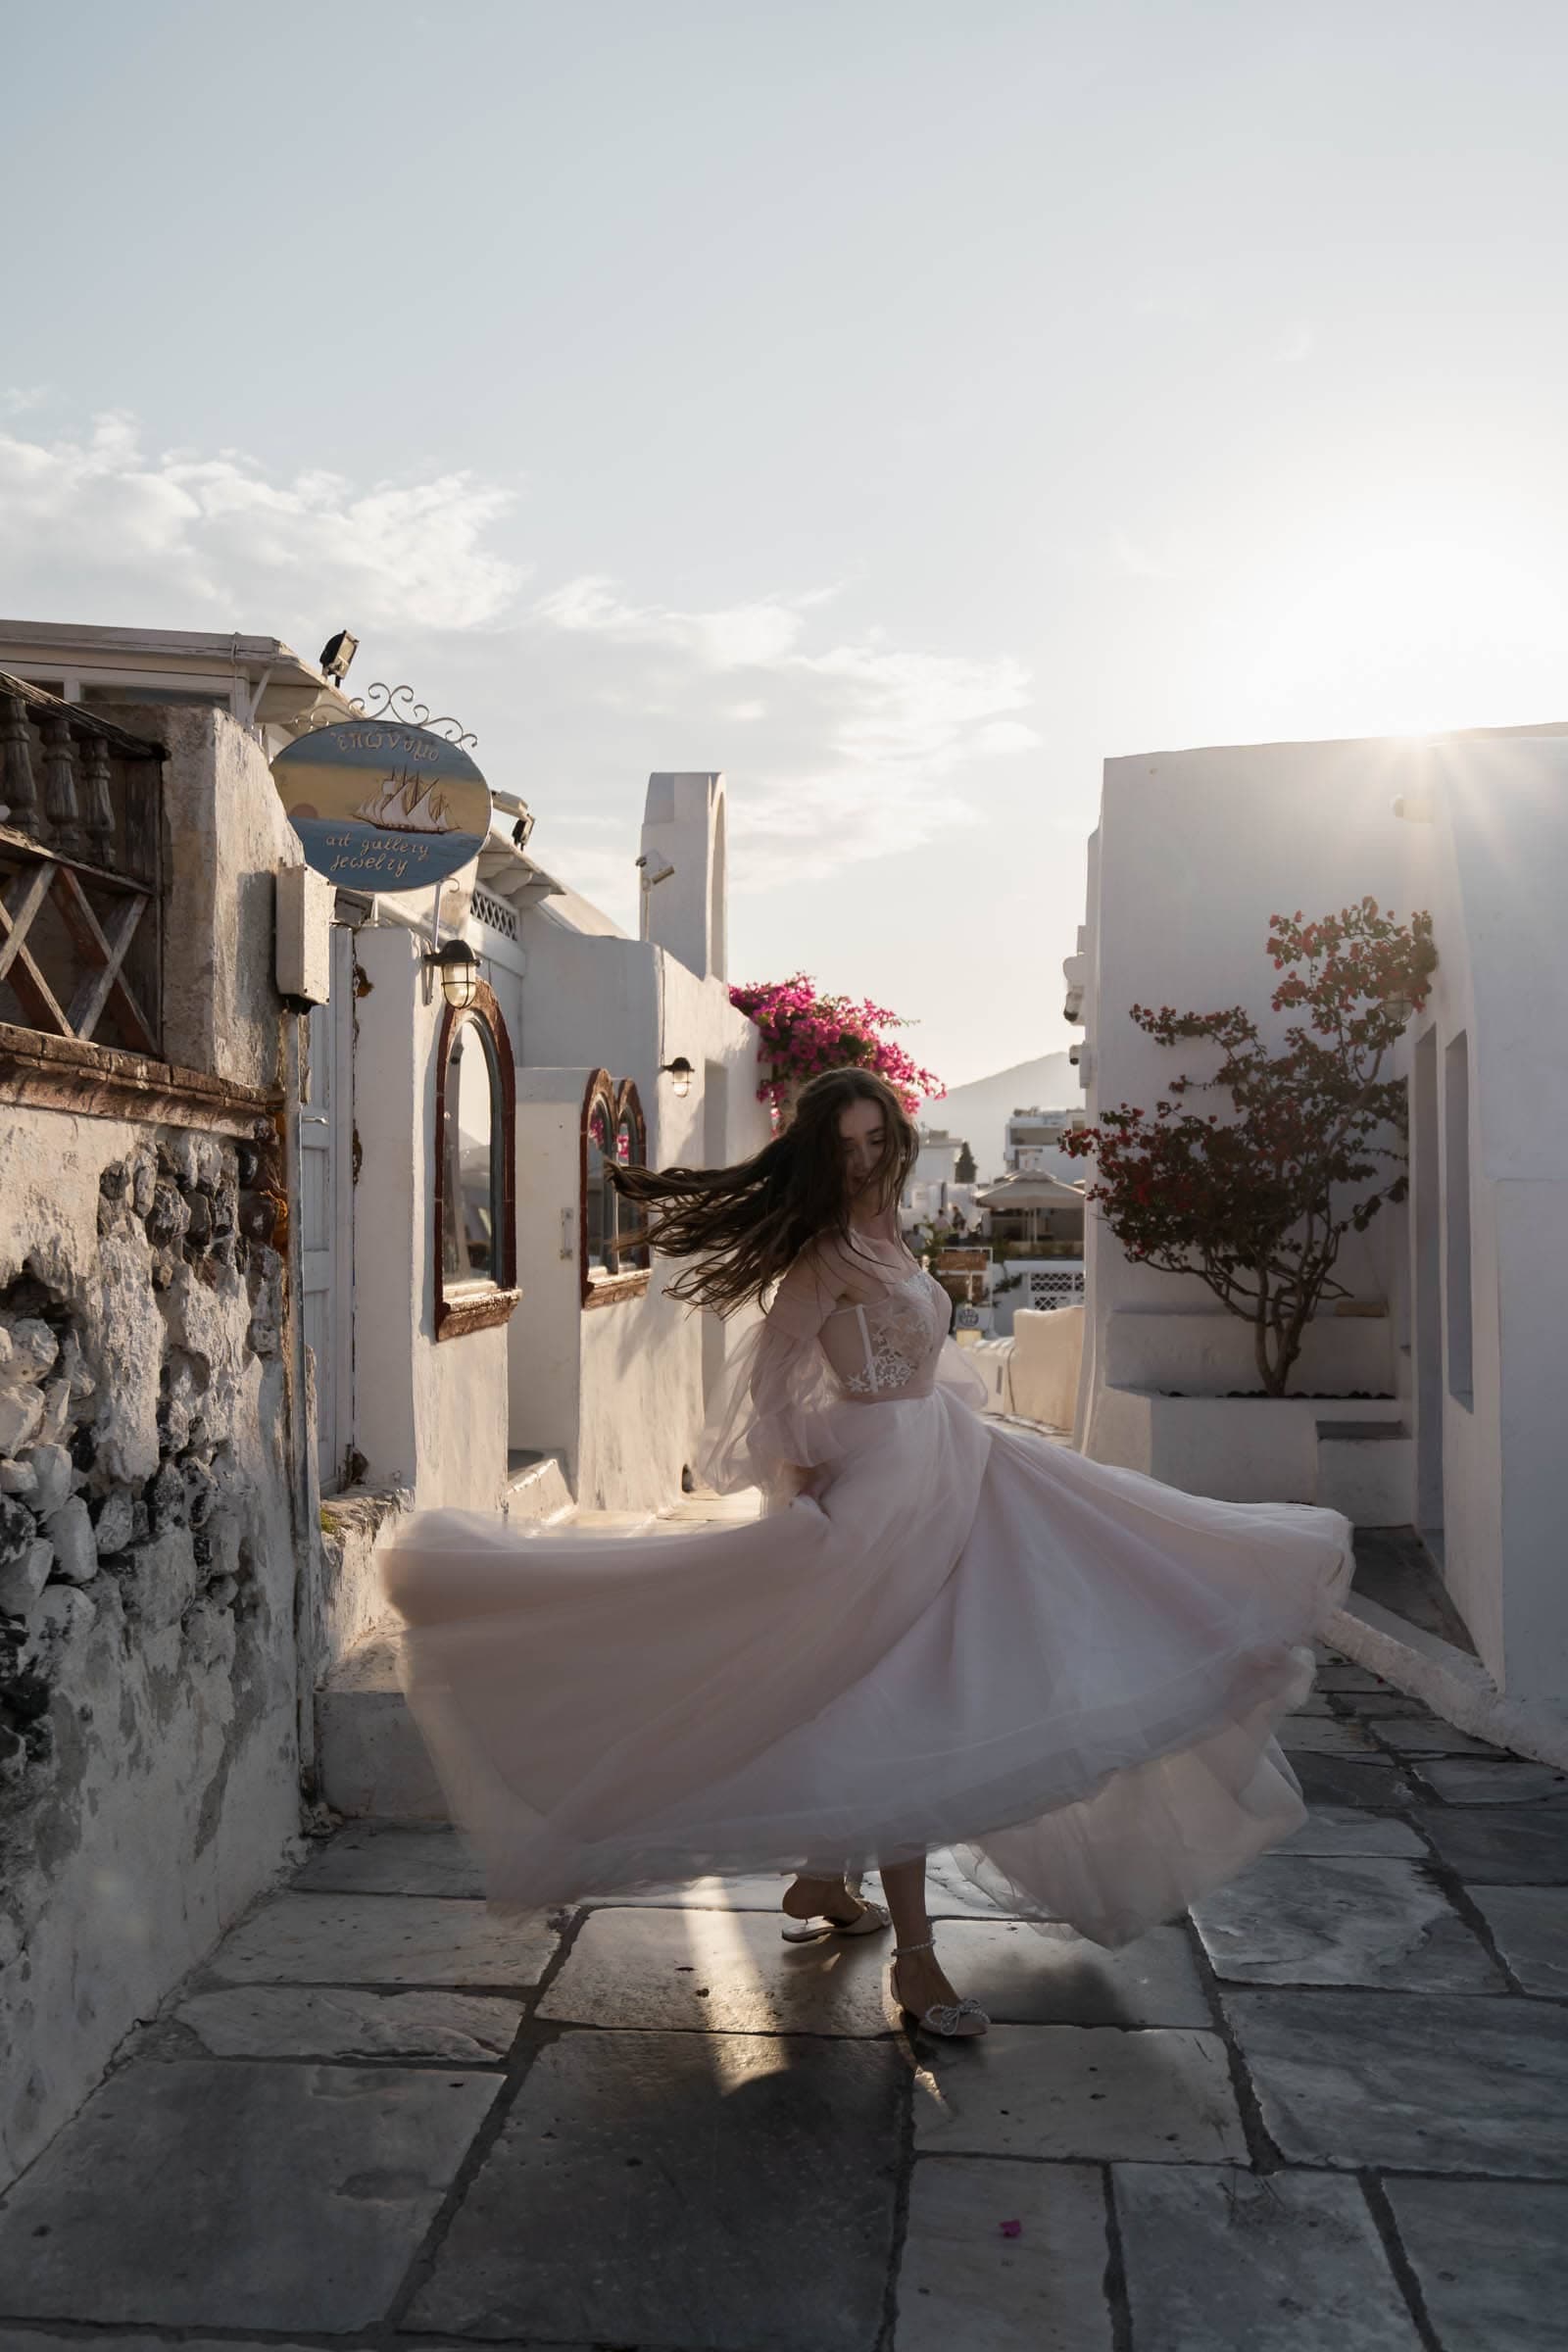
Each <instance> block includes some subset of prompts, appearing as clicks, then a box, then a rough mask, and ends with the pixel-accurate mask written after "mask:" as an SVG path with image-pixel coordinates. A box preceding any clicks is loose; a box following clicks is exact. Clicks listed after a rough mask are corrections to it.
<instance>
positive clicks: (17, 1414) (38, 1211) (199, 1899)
mask: <svg viewBox="0 0 1568 2352" xmlns="http://www.w3.org/2000/svg"><path fill="white" fill-rule="evenodd" d="M271 1173H272V1171H271V1170H270V1168H269V1166H268V1162H267V1154H266V1153H265V1152H263V1151H262V1150H260V1149H258V1148H257V1147H256V1146H254V1145H248V1144H239V1145H236V1144H235V1143H233V1142H231V1141H226V1140H221V1139H219V1138H215V1137H212V1136H207V1135H192V1134H189V1133H182V1132H180V1131H177V1130H172V1129H158V1130H147V1129H137V1128H133V1127H125V1126H121V1125H118V1124H116V1123H113V1122H108V1121H102V1120H88V1119H81V1120H78V1119H73V1118H66V1117H62V1116H61V1115H60V1114H58V1113H50V1112H41V1111H26V1110H21V1111H15V1112H12V1113H11V1114H9V1116H8V1119H7V1123H6V1129H5V1134H4V1139H3V1142H0V1198H4V1199H5V1201H6V1202H7V1216H6V1228H7V1232H6V1241H7V1245H8V1246H6V1247H5V1248H4V1250H3V1252H0V2052H3V2056H0V2176H3V2177H6V2178H9V2177H10V2175H11V2174H12V2173H14V2172H15V2170H16V2169H17V2167H18V2166H19V2165H20V2164H22V2163H25V2161H26V2160H27V2159H28V2158H29V2157H30V2156H31V2155H32V2154H33V2153H34V2152H35V2151H36V2149H37V2147H38V2146H39V2145H40V2144H41V2143H42V2141H43V2140H44V2139H45V2138H46V2137H47V2136H48V2135H49V2133H50V2132H51V2131H54V2130H55V2129H56V2128H57V2127H58V2125H59V2124H60V2123H61V2122H62V2121H63V2120H64V2117H65V2115H66V2114H69V2112H70V2111H71V2108H72V2106H73V2104H74V2101H75V2100H76V2099H77V2098H79V2097H80V2095H81V2093H82V2090H83V2089H84V2088H85V2087H86V2084H87V2083H88V2082H90V2081H91V2079H92V2076H93V2074H94V2073H95V2072H96V2070H97V2069H98V2068H99V2067H100V2066H101V2065H102V2064H103V2063H104V2062H105V2060H106V2059H107V2058H108V2057H109V2056H110V2054H111V2052H112V2050H113V2048H114V2046H115V2044H116V2042H117V2041H118V2040H119V2039H120V2038H121V2036H122V2035H123V2033H124V2032H125V2031H126V2029H127V2027H128V2026H129V2025H130V2024H131V2023H132V2022H133V2021H134V2019H135V2018H136V2017H137V2016H138V2015H141V2014H145V2012H146V2010H147V2009H149V2008H150V2007H151V2006H152V2005H153V2004H154V2003H155V2002H156V2001H157V2000H158V1998H159V1997H160V1996H161V1995H162V1993H163V1991H164V1990H165V1989H166V1987H167V1985H168V1983H169V1982H170V1980H171V1978H172V1976H173V1975H174V1974H175V1973H177V1971H178V1969H179V1968H182V1967H184V1966H186V1965H188V1963H189V1962H190V1961H193V1960H195V1959H196V1958H198V1957H199V1956H200V1954H201V1952H202V1951H203V1950H204V1949H205V1948H206V1947H207V1945H208V1944H209V1943H210V1942H211V1941H212V1939H213V1937H214V1936H216V1935H217V1934H218V1933H219V1932H220V1930H221V1926H222V1924H223V1922H224V1920H225V1919H226V1918H227V1917H229V1916H230V1915H231V1914H232V1913H233V1911H234V1910H235V1909H236V1908H238V1906H239V1905H240V1904H241V1903H243V1902H244V1901H245V1900H247V1899H248V1898H249V1896H250V1894H251V1893H252V1892H253V1891H254V1889H255V1887H256V1886H257V1884H258V1883H260V1881H261V1880H262V1879H264V1878H265V1876H266V1875H267V1873H268V1871H269V1870H270V1868H271V1867H272V1866H273V1865H274V1864H275V1862H276V1860H277V1858H278V1856H279V1855H280V1853H281V1852H282V1851H283V1848H284V1846H285V1843H286V1841H287V1839H288V1838H289V1837H290V1836H291V1835H292V1833H293V1832H294V1830H295V1828H296V1827H297V1818H298V1773H297V1760H296V1752H295V1728H294V1727H295V1669H294V1628H293V1557H294V1543H293V1527H292V1518H291V1509H290V1482H289V1477H288V1463H287V1459H286V1455H285V1448H284V1442H283V1437H282V1432H283V1430H284V1428H285V1426H286V1421H287V1416H286V1413H285V1410H284V1397H283V1360H282V1355H281V1346H280V1337H281V1335H280V1324H281V1313H282V1261H281V1259H280V1258H279V1256H278V1254H277V1252H276V1251H275V1250H273V1249H272V1248H271V1247H270V1243H269V1241H268V1240H267V1239H265V1238H264V1236H266V1235H267V1234H270V1228H271V1221H272V1216H273V1202H272V1201H270V1199H269V1198H268V1197H267V1195H266V1194H265V1193H264V1192H263V1191H262V1190H261V1189H260V1187H261V1186H262V1185H263V1184H265V1183H266V1181H267V1180H268V1178H269V1176H270V1174H271Z"/></svg>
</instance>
